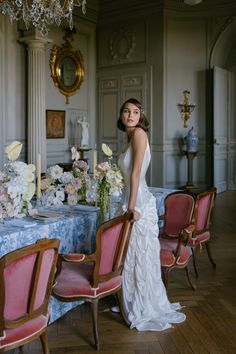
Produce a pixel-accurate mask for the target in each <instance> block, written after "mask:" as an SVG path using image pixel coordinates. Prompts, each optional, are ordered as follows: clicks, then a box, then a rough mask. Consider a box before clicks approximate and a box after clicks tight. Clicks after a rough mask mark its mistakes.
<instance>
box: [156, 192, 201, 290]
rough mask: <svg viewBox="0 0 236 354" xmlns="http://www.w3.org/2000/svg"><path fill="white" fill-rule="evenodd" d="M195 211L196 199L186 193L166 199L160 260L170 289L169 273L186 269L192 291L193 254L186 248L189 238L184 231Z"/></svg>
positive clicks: (170, 195) (179, 193)
mask: <svg viewBox="0 0 236 354" xmlns="http://www.w3.org/2000/svg"><path fill="white" fill-rule="evenodd" d="M193 211H194V197H193V196H191V195H190V194H187V193H185V192H174V193H171V194H169V195H167V197H166V198H165V214H164V216H163V220H164V226H163V229H162V230H160V247H161V250H160V260H161V267H162V275H163V282H164V284H165V287H166V288H167V287H168V276H169V272H170V271H171V270H173V269H174V268H185V270H186V273H187V278H188V281H189V284H190V285H191V287H192V289H195V285H194V284H193V283H192V281H191V278H190V273H189V268H188V264H189V260H190V258H191V255H192V252H191V248H190V247H189V246H186V243H187V240H188V237H187V234H186V233H185V232H184V229H185V228H186V227H188V226H189V225H190V224H191V221H192V217H193Z"/></svg>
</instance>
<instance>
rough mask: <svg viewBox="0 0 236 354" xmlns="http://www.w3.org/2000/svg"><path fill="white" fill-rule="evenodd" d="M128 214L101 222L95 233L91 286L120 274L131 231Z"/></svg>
mask: <svg viewBox="0 0 236 354" xmlns="http://www.w3.org/2000/svg"><path fill="white" fill-rule="evenodd" d="M131 226H132V225H131V222H130V216H128V215H121V216H118V217H115V218H113V219H111V220H109V221H107V222H105V223H103V224H101V225H100V226H99V228H98V230H97V234H96V251H95V254H96V263H95V267H94V279H93V287H97V286H98V283H99V282H101V281H105V280H108V279H110V278H112V277H114V276H116V275H119V274H121V272H122V268H123V264H124V259H125V255H126V251H127V248H128V242H129V237H130V232H131Z"/></svg>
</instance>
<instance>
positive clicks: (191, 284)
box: [185, 265, 196, 290]
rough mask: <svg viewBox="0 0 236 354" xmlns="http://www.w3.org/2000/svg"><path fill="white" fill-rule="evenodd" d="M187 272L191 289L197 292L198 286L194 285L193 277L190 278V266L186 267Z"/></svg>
mask: <svg viewBox="0 0 236 354" xmlns="http://www.w3.org/2000/svg"><path fill="white" fill-rule="evenodd" d="M185 271H186V274H187V278H188V282H189V284H190V286H191V288H192V289H193V290H196V285H195V284H193V282H192V279H191V277H190V272H189V268H188V265H187V266H186V267H185Z"/></svg>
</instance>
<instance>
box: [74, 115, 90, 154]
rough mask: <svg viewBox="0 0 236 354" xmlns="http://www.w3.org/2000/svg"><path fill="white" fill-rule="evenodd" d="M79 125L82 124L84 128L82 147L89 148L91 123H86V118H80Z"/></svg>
mask: <svg viewBox="0 0 236 354" xmlns="http://www.w3.org/2000/svg"><path fill="white" fill-rule="evenodd" d="M77 123H78V124H81V128H82V137H81V144H80V147H82V148H87V147H88V146H89V123H88V122H87V121H86V117H79V118H78V119H77Z"/></svg>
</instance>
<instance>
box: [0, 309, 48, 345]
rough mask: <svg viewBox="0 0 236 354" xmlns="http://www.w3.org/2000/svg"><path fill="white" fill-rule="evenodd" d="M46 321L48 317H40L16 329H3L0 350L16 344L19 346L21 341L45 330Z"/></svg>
mask: <svg viewBox="0 0 236 354" xmlns="http://www.w3.org/2000/svg"><path fill="white" fill-rule="evenodd" d="M48 320H49V315H47V316H43V315H41V316H39V317H37V318H34V319H33V320H29V321H28V322H26V323H24V324H22V325H21V326H19V327H17V328H8V329H4V337H2V338H1V339H0V349H1V348H4V347H7V346H10V345H15V344H17V343H19V345H20V342H21V341H22V340H25V339H28V338H30V337H31V336H35V334H37V333H38V332H40V331H42V330H43V329H46V328H47V324H48Z"/></svg>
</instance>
